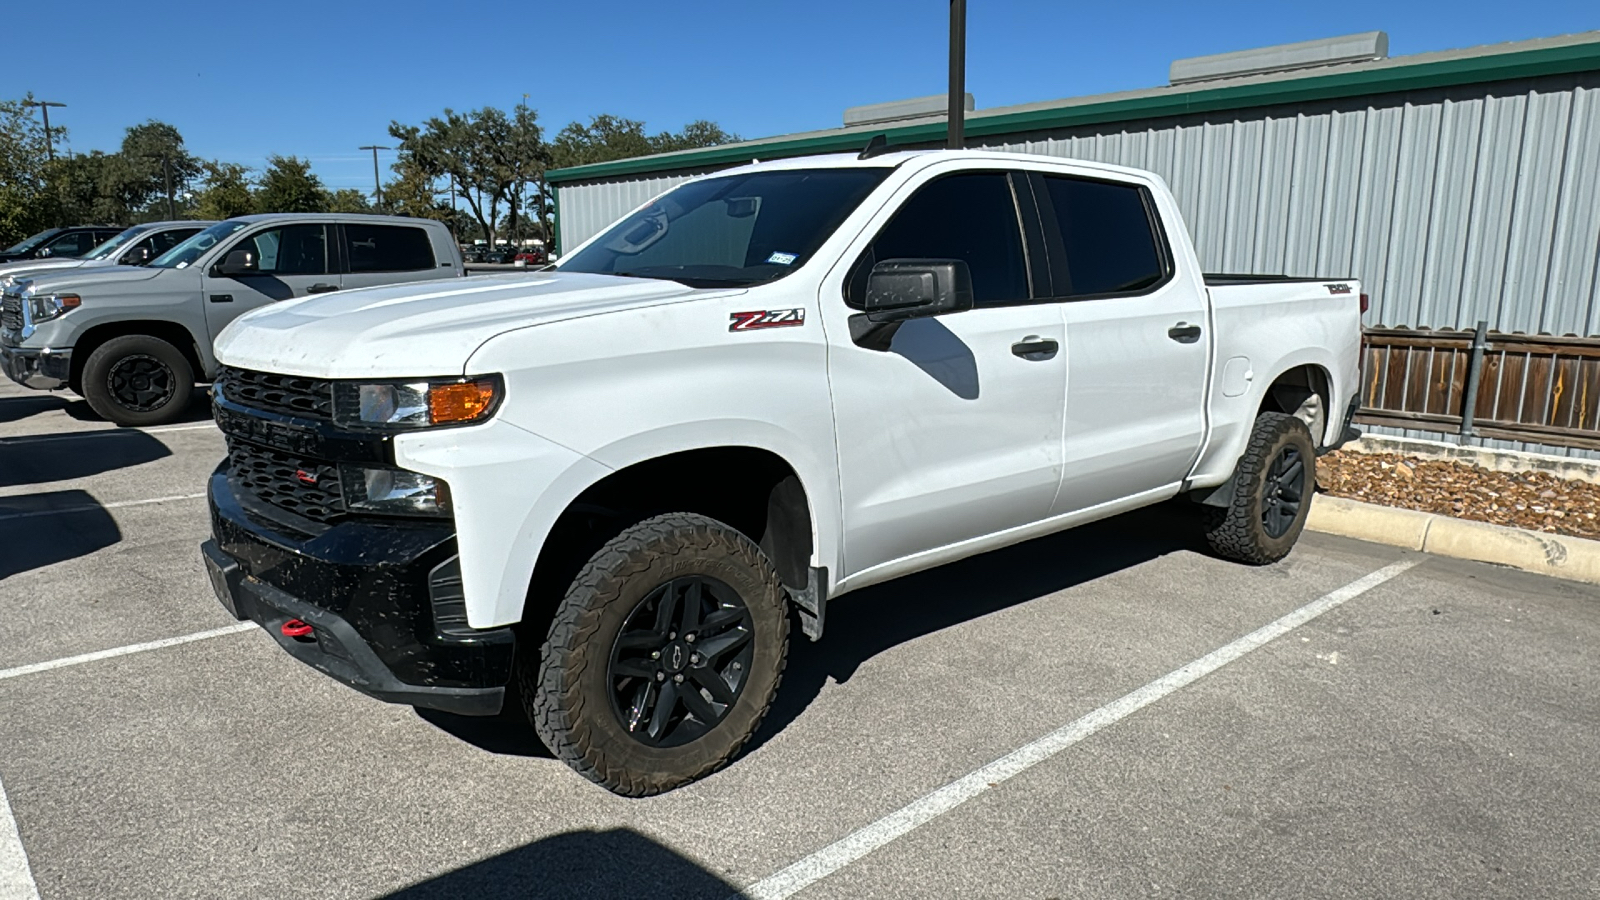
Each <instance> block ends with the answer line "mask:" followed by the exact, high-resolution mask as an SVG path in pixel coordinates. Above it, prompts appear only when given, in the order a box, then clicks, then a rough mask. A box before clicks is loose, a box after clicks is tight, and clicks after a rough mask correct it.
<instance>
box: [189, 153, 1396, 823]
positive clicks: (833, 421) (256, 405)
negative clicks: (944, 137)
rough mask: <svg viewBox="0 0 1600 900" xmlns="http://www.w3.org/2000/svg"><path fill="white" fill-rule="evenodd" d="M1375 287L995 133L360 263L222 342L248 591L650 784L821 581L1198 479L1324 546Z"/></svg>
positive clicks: (334, 660) (945, 554)
mask: <svg viewBox="0 0 1600 900" xmlns="http://www.w3.org/2000/svg"><path fill="white" fill-rule="evenodd" d="M1362 302H1364V301H1363V299H1362V297H1361V293H1360V288H1359V286H1358V285H1357V284H1356V283H1355V282H1354V281H1352V280H1350V279H1346V278H1338V279H1329V280H1313V279H1289V278H1282V277H1276V278H1261V279H1251V278H1245V277H1242V276H1205V275H1202V274H1201V271H1200V267H1199V265H1198V262H1197V260H1196V257H1195V252H1194V249H1193V247H1192V246H1191V245H1190V242H1189V240H1188V236H1187V234H1186V233H1185V230H1184V227H1183V225H1182V219H1181V217H1180V215H1179V212H1178V208H1177V206H1176V204H1175V203H1174V201H1173V198H1172V196H1171V194H1170V193H1169V192H1168V190H1167V187H1166V185H1165V184H1163V183H1162V181H1161V180H1160V179H1159V178H1157V177H1156V176H1154V175H1151V174H1149V173H1146V172H1140V171H1136V170H1132V169H1125V168H1119V167H1115V166H1107V165H1100V164H1095V163H1086V162H1073V161H1068V160H1060V159H1051V158H1042V157H1035V156H1022V155H1002V154H994V153H985V152H976V151H972V152H968V151H959V152H941V151H935V152H891V153H879V154H877V155H871V154H870V151H869V152H868V153H863V154H862V155H861V156H860V157H856V156H825V157H813V158H806V159H793V160H786V161H781V162H771V163H762V164H757V165H751V166H746V167H743V168H738V169H733V170H730V171H725V172H720V173H717V174H715V175H711V176H707V177H704V178H700V179H697V180H694V181H691V182H688V183H686V184H683V185H681V186H679V187H677V188H674V189H673V190H671V191H668V192H667V193H665V194H663V195H662V196H660V197H658V198H656V199H655V200H652V201H651V202H649V203H647V204H645V205H644V206H643V207H641V208H639V209H638V210H636V211H635V212H633V213H632V214H630V215H628V216H627V217H625V218H624V219H622V220H621V221H619V222H618V223H616V224H615V225H614V226H612V227H611V228H610V229H609V230H607V231H605V232H603V233H601V234H599V235H597V236H595V237H594V238H592V239H591V240H589V241H588V242H586V243H584V244H583V245H582V246H580V247H578V248H577V249H576V250H575V251H574V252H572V253H571V254H570V255H568V256H567V257H566V258H565V259H564V260H563V261H562V263H561V264H560V266H559V267H558V268H556V269H554V270H548V271H542V272H536V273H524V274H517V275H507V276H495V277H485V278H470V279H466V280H464V281H450V282H447V283H445V282H437V283H428V284H414V285H402V286H395V287H380V288H373V289H367V290H356V291H340V292H339V293H336V294H330V295H327V296H320V297H311V298H305V299H294V300H289V301H285V302H282V303H278V304H274V305H271V306H268V307H264V308H262V309H259V310H257V311H254V312H252V313H250V314H248V315H246V316H244V317H242V318H240V319H239V320H238V321H236V322H235V323H234V324H232V325H231V326H229V327H228V328H227V329H226V330H225V331H224V332H223V333H222V334H221V335H220V336H219V337H218V339H217V342H216V355H217V358H218V360H219V361H220V362H221V364H222V370H221V374H220V376H219V378H218V380H217V383H216V387H215V390H214V394H213V396H214V403H215V413H216V417H217V421H218V423H219V424H220V426H221V428H222V429H223V431H224V432H225V433H226V435H227V440H228V446H229V458H228V460H227V461H226V462H224V463H223V464H222V465H221V466H220V467H219V468H218V469H217V470H216V472H215V473H214V474H213V475H212V476H211V479H210V484H209V488H210V491H209V492H210V497H211V514H212V527H213V539H212V540H210V541H207V542H206V544H205V545H204V547H203V548H202V549H203V555H204V557H205V559H206V561H207V568H208V570H209V572H210V574H211V579H212V583H213V585H214V587H215V588H216V590H217V594H218V597H219V599H220V600H221V601H222V603H223V604H224V605H225V606H226V607H227V608H228V610H229V611H230V612H232V613H233V614H234V615H235V616H236V617H238V618H240V619H245V618H249V619H253V620H255V621H257V622H259V623H260V624H261V625H262V626H264V627H265V629H266V630H267V631H268V632H269V633H270V634H271V635H272V636H273V637H274V638H275V639H277V640H278V641H279V642H280V643H281V644H282V645H283V647H284V648H285V649H286V650H288V651H289V652H290V653H291V654H293V655H295V656H296V657H298V658H300V659H301V660H303V661H305V662H307V663H309V664H311V665H313V666H315V667H317V668H318V669H321V670H322V671H324V672H326V673H328V674H329V675H332V676H333V677H335V678H337V679H339V680H341V681H343V682H345V683H347V684H349V685H352V686H354V687H356V688H357V689H359V690H362V691H364V692H366V693H368V694H371V695H373V696H375V697H379V698H382V699H385V700H390V701H394V702H402V703H410V704H414V705H417V706H424V707H433V708H438V709H444V710H449V711H454V712H458V713H469V714H494V713H497V712H499V711H500V707H501V705H502V702H503V700H504V698H505V696H506V694H507V689H508V687H509V685H510V684H511V683H512V682H513V681H515V682H516V683H517V684H518V685H519V686H520V695H521V698H522V701H523V704H524V706H525V707H526V712H527V714H528V715H529V716H530V718H531V719H532V721H533V724H534V726H535V727H536V728H537V730H538V732H539V734H540V736H541V737H542V738H543V739H544V740H545V741H546V742H547V743H548V745H549V746H550V748H551V749H552V750H553V751H554V752H555V753H556V754H557V755H558V756H559V757H560V758H561V759H563V760H564V761H566V762H567V763H569V764H570V765H571V766H572V767H573V768H575V769H577V770H578V771H579V772H581V773H582V774H584V775H585V776H587V777H588V778H590V779H592V780H594V781H596V782H598V783H600V784H602V785H604V786H605V787H607V788H609V789H611V790H613V791H616V792H618V793H623V794H628V795H642V794H650V793H655V792H659V791H663V790H667V789H670V788H672V787H675V786H677V785H680V784H683V783H685V782H688V781H690V780H692V779H695V778H698V777H700V776H703V775H706V774H707V773H710V772H712V771H715V770H716V769H718V768H719V767H721V766H722V765H724V764H726V763H727V762H728V761H729V760H730V759H731V758H732V757H733V756H734V755H735V754H736V753H737V752H738V751H739V749H740V747H741V746H742V745H743V744H744V743H745V741H746V740H747V739H748V738H749V737H750V735H751V733H752V732H753V731H754V730H755V729H756V727H757V725H758V724H759V723H760V721H761V718H762V716H763V715H764V714H765V712H766V710H767V708H768V706H769V704H770V703H771V701H772V698H773V696H774V693H775V692H776V690H777V688H778V682H779V680H780V678H781V676H782V674H783V668H784V661H785V655H786V652H787V643H788V640H789V630H790V618H791V607H792V608H793V609H794V611H795V613H796V618H797V619H798V621H799V622H800V624H801V627H802V629H803V630H804V631H805V632H806V633H808V634H809V635H810V636H811V637H813V638H816V637H818V636H820V635H821V633H822V630H823V624H824V621H825V615H826V609H827V605H828V604H829V603H830V602H832V601H834V600H836V599H837V598H838V597H840V596H841V595H843V594H845V593H846V592H848V591H853V590H856V589H857V588H861V587H865V586H867V585H871V584H875V583H878V582H882V581H885V580H887V579H891V578H895V577H897V576H900V575H905V574H907V573H910V572H915V571H918V570H922V569H927V568H929V567H932V566H937V565H940V564H942V563H947V562H950V561H952V560H956V559H960V558H962V557H965V556H970V555H972V554H975V553H981V552H984V551H986V550H991V549H994V548H997V547H1002V546H1005V545H1007V544H1013V543H1016V542H1018V541H1022V540H1026V539H1028V538H1032V537H1036V536H1039V535H1042V534H1046V533H1048V532H1053V531H1058V530H1060V529H1064V528H1070V527H1072V526H1074V525H1078V524H1081V523H1084V522H1089V521H1092V520H1095V519H1101V518H1104V517H1106V516H1111V515H1115V514H1117V513H1121V512H1124V511H1127V510H1131V509H1134V508H1136V507H1141V506H1145V505H1148V504H1152V503H1157V502H1160V501H1164V500H1168V499H1171V498H1174V497H1179V496H1187V497H1189V498H1191V499H1193V500H1195V501H1196V502H1199V503H1201V504H1204V505H1205V506H1206V507H1207V508H1208V509H1209V510H1210V515H1209V518H1208V520H1207V521H1208V522H1209V538H1210V541H1211V544H1212V546H1213V547H1214V548H1215V549H1216V551H1217V552H1218V553H1219V554H1221V555H1223V556H1227V557H1230V558H1233V559H1237V560H1241V561H1245V562H1249V563H1256V564H1261V563H1268V562H1272V561H1275V560H1277V559H1280V558H1281V557H1283V556H1284V554H1286V553H1287V552H1288V551H1289V549H1290V547H1291V546H1292V545H1293V544H1294V542H1295V540H1296V539H1297V537H1298V536H1299V534H1300V530H1301V528H1302V526H1303V524H1304V522H1305V517H1306V513H1307V510H1308V508H1309V500H1310V496H1311V492H1312V490H1313V487H1314V485H1315V462H1316V455H1317V454H1318V453H1319V452H1322V451H1325V450H1327V449H1329V448H1331V447H1334V446H1337V445H1338V444H1340V443H1342V442H1343V440H1345V439H1346V438H1347V437H1348V436H1349V434H1350V433H1351V432H1350V429H1349V418H1350V410H1351V408H1352V407H1353V404H1354V402H1355V397H1356V395H1357V382H1358V373H1357V366H1358V353H1359V348H1360V340H1361V332H1360V305H1361V303H1362Z"/></svg>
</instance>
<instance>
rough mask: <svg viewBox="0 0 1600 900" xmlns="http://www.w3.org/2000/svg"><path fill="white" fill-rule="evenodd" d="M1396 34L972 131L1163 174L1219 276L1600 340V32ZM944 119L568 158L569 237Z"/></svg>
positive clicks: (934, 132) (1454, 321)
mask: <svg viewBox="0 0 1600 900" xmlns="http://www.w3.org/2000/svg"><path fill="white" fill-rule="evenodd" d="M1341 42H1342V43H1341ZM1352 42H1353V43H1352ZM1386 49H1387V39H1386V38H1384V37H1383V36H1382V35H1381V33H1372V34H1371V35H1355V36H1351V37H1350V38H1343V39H1335V40H1333V41H1327V42H1310V43H1308V44H1306V45H1289V46H1288V47H1284V48H1267V49H1266V50H1258V51H1246V52H1244V53H1240V54H1228V55H1224V56H1222V57H1207V58H1202V59H1198V60H1184V61H1180V62H1178V63H1175V64H1174V66H1173V73H1172V74H1173V82H1174V83H1173V84H1170V85H1168V86H1166V87H1159V88H1153V89H1149V90H1142V91H1132V92H1126V93H1119V94H1108V95H1101V96H1094V97H1082V98H1074V99H1067V100H1058V101H1050V102H1045V103H1035V104H1027V105H1022V106H1011V107H1002V108H995V109H987V110H978V111H975V112H973V113H971V114H969V116H968V118H967V124H966V134H967V138H968V143H969V145H970V146H975V147H986V148H990V149H996V150H1008V151H1018V152H1025V153H1039V154H1047V155H1053V156H1063V157H1073V158H1078V159H1088V160H1099V161H1104V162H1112V163H1119V164H1122V165H1129V166H1136V167H1139V168H1143V169H1149V170H1152V171H1154V172H1157V173H1159V174H1160V175H1162V176H1163V177H1164V178H1165V179H1166V180H1167V182H1168V184H1170V185H1171V187H1172V190H1173V192H1174V193H1175V194H1176V195H1177V198H1178V202H1179V203H1180V205H1181V206H1182V208H1183V211H1184V216H1185V218H1186V219H1187V221H1188V225H1189V227H1190V230H1191V232H1192V233H1193V234H1194V237H1195V241H1196V244H1197V246H1198V249H1199V253H1200V258H1201V263H1202V265H1203V266H1204V267H1205V268H1206V269H1207V270H1208V271H1222V272H1247V273H1284V274H1290V275H1304V276H1330V277H1333V276H1345V275H1353V276H1355V277H1358V278H1360V279H1361V280H1362V282H1363V284H1364V285H1365V286H1366V289H1367V290H1368V292H1369V293H1370V294H1371V298H1372V306H1371V310H1370V312H1369V313H1368V315H1367V317H1366V323H1367V324H1368V325H1369V326H1376V325H1387V326H1408V327H1418V328H1471V327H1473V325H1474V323H1476V322H1477V321H1479V320H1480V319H1483V320H1488V322H1489V324H1490V327H1491V328H1492V329H1496V330H1499V331H1505V332H1528V333H1534V334H1537V333H1548V334H1555V335H1569V334H1570V335H1578V336H1590V335H1600V32H1587V33H1584V34H1578V35H1568V36H1563V37H1557V38H1547V39H1540V40H1534V41H1524V42H1518V43H1512V44H1500V45H1493V46H1487V47H1477V48H1471V49H1466V50H1453V51H1445V52H1439V53H1426V54H1419V55H1415V56H1406V57H1396V58H1383V57H1384V55H1385V54H1386ZM1319 54H1320V55H1319ZM1374 57H1377V58H1374ZM1306 66H1310V67H1306ZM1263 68H1267V69H1275V70H1274V71H1266V72H1264V73H1260V72H1261V69H1263ZM1251 71H1255V72H1257V73H1260V74H1239V73H1241V72H1244V73H1249V72H1251ZM887 106H895V105H887ZM855 118H857V119H859V118H861V116H860V115H859V114H858V115H856V116H855ZM944 131H945V126H944V119H943V116H942V115H933V116H923V117H921V118H914V119H901V120H895V121H890V122H883V121H869V122H867V123H865V124H859V125H852V126H850V127H845V128H839V129H832V130H827V131H817V132H811V133H806V134H796V135H787V136H782V137H774V138H766V139H763V140H756V141H747V142H743V143H739V144H730V145H725V146H720V147H713V148H707V149H703V150H691V151H683V152H679V153H669V154H660V155H657V156H649V157H642V158H637V159H628V160H619V161H616V162H610V163H600V164H596V165H591V166H582V167H578V168H572V169H565V170H559V171H556V172H552V173H551V174H550V180H551V181H552V182H553V183H554V184H555V186H556V189H557V205H558V215H559V219H558V223H559V224H558V235H559V238H560V246H562V247H569V248H570V247H573V246H576V245H577V243H578V242H580V241H582V240H584V239H586V238H587V237H589V236H590V235H592V234H594V233H595V232H597V231H599V230H600V229H602V228H604V227H605V226H606V225H607V224H609V223H610V222H611V221H613V220H615V219H617V218H618V217H620V216H622V215H623V214H625V213H627V212H628V211H630V210H632V209H634V208H636V207H637V206H639V205H640V204H642V203H644V202H646V201H647V200H649V199H650V198H651V197H653V196H655V195H656V194H658V193H660V192H661V191H663V190H666V189H667V188H669V187H672V186H673V185H675V184H678V183H679V182H681V181H684V180H686V179H687V178H690V177H693V176H695V175H699V174H704V173H706V172H711V171H716V170H718V169H721V168H726V167H728V166H732V165H738V164H742V163H746V162H749V161H751V160H752V159H772V158H777V157H787V156H798V155H805V154H813V153H831V152H841V151H851V150H858V149H860V148H861V147H862V146H864V145H865V143H866V141H867V138H868V137H869V136H871V135H873V134H878V133H883V134H886V135H887V137H888V140H889V143H890V144H892V145H896V146H910V147H915V146H939V145H940V144H941V143H942V141H943V139H944ZM1406 433H1407V434H1412V435H1413V436H1419V437H1437V436H1438V434H1437V432H1431V433H1424V432H1406ZM1482 443H1485V444H1489V445H1493V446H1500V447H1522V446H1523V445H1521V444H1519V443H1517V442H1508V441H1493V440H1483V441H1482ZM1526 449H1534V450H1541V451H1545V452H1549V451H1550V449H1551V448H1549V447H1545V446H1536V445H1530V446H1527V447H1526ZM1556 452H1565V453H1572V454H1575V455H1585V456H1600V451H1595V450H1582V449H1565V450H1558V451H1556Z"/></svg>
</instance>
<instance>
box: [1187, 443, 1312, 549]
mask: <svg viewBox="0 0 1600 900" xmlns="http://www.w3.org/2000/svg"><path fill="white" fill-rule="evenodd" d="M1316 483H1317V455H1316V450H1315V448H1314V447H1313V445H1312V441H1311V432H1310V431H1309V430H1308V429H1307V428H1306V424H1305V423H1304V422H1302V421H1300V420H1299V419H1297V418H1295V417H1294V416H1289V415H1284V414H1283V413H1262V414H1261V415H1260V416H1259V417H1258V418H1257V419H1256V424H1255V430H1253V431H1252V432H1251V433H1250V443H1249V444H1248V445H1247V446H1246V447H1245V451H1244V455H1243V456H1242V457H1240V458H1239V465H1238V468H1236V469H1235V470H1234V473H1233V493H1232V496H1231V497H1230V498H1229V502H1228V505H1227V506H1226V507H1207V516H1208V521H1207V523H1206V524H1207V530H1206V540H1207V541H1209V542H1210V543H1211V549H1213V550H1215V551H1216V552H1217V554H1218V555H1219V556H1224V557H1227V558H1228V559H1234V560H1238V561H1239V562H1246V563H1253V564H1255V565H1265V564H1266V563H1272V562H1277V561H1278V560H1280V559H1283V558H1284V557H1285V556H1287V555H1288V554H1289V550H1290V549H1291V548H1293V547H1294V543H1295V541H1297V540H1299V538H1300V532H1301V531H1302V530H1303V529H1304V528H1305V526H1306V516H1307V514H1309V513H1310V511H1311V494H1312V491H1313V490H1314V489H1315V487H1316Z"/></svg>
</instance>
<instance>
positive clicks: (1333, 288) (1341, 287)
mask: <svg viewBox="0 0 1600 900" xmlns="http://www.w3.org/2000/svg"><path fill="white" fill-rule="evenodd" d="M1328 293H1330V294H1348V293H1350V285H1348V284H1330V285H1328Z"/></svg>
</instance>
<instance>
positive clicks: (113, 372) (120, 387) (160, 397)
mask: <svg viewBox="0 0 1600 900" xmlns="http://www.w3.org/2000/svg"><path fill="white" fill-rule="evenodd" d="M82 380H83V385H82V389H83V397H84V399H85V400H88V401H89V408H90V409H93V410H94V411H95V412H96V413H98V414H99V415H100V416H101V417H102V418H105V419H109V420H111V421H112V422H115V423H117V424H118V425H162V424H165V423H167V422H171V421H173V420H175V419H177V418H178V417H179V416H181V415H183V412H184V410H186V409H188V407H189V399H190V397H191V396H192V395H193V393H194V368H193V367H192V366H190V365H189V360H188V359H186V358H185V357H184V355H183V351H181V350H179V349H178V348H177V347H174V346H172V345H171V344H169V343H167V342H166V341H163V340H162V339H160V338H158V337H151V336H150V335H146V334H130V335H124V336H122V337H116V338H112V339H111V340H109V341H106V342H105V343H104V344H101V345H100V346H98V347H96V348H95V349H94V352H93V353H90V354H89V358H88V360H86V361H85V362H84V364H83V379H82Z"/></svg>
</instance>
